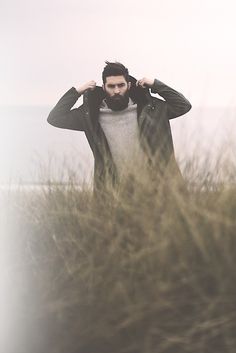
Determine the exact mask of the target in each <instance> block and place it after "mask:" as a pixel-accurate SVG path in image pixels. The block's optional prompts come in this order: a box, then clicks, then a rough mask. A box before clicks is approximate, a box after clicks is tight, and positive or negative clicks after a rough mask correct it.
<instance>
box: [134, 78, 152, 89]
mask: <svg viewBox="0 0 236 353" xmlns="http://www.w3.org/2000/svg"><path fill="white" fill-rule="evenodd" d="M153 84H154V79H151V78H147V77H143V78H142V79H141V80H137V82H136V86H141V87H142V88H146V87H148V88H151V87H152V86H153Z"/></svg>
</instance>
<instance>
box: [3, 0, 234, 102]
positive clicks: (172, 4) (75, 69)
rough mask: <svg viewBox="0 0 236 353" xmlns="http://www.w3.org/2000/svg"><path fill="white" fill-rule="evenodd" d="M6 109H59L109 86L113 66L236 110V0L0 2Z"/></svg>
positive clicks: (193, 100)
mask: <svg viewBox="0 0 236 353" xmlns="http://www.w3.org/2000/svg"><path fill="white" fill-rule="evenodd" d="M0 1H1V3H0V4H1V5H0V7H1V8H0V27H1V28H0V43H1V49H2V50H1V56H0V68H1V81H0V97H1V100H0V104H1V105H18V104H19V105H34V104H36V105H52V106H54V105H55V103H56V101H57V100H58V99H59V98H60V96H61V95H62V94H64V93H65V91H66V90H68V89H69V88H70V87H72V86H78V85H80V84H83V83H84V82H86V81H89V80H92V79H93V80H95V81H96V82H97V84H98V85H101V84H102V81H101V72H102V69H103V67H104V65H105V63H104V62H105V60H110V61H115V60H117V61H121V62H122V63H124V64H125V65H126V66H127V67H128V68H129V71H130V74H132V75H133V76H135V77H136V78H142V77H143V76H147V77H155V78H158V79H160V80H161V81H163V82H165V83H166V84H168V85H170V86H171V87H173V88H175V89H177V90H178V91H180V92H181V93H183V94H184V95H185V96H186V97H187V98H188V99H189V100H190V101H191V103H192V105H193V106H201V105H209V106H212V105H213V106H235V105H236V103H235V102H236V89H235V85H236V84H235V82H236V65H235V63H236V44H235V43H236V41H235V33H236V21H235V13H236V3H235V1H234V0H224V1H220V0H177V1H176V0H145V1H142V2H138V1H137V0H120V1H111V0H109V1H108V0H100V1H98V0H97V1H95V0H86V1H85V0H83V1H81V0H77V1H76V0H59V1H58V0H57V1H56V0H51V1H48V0H40V1H33V0H22V1H16V0H0Z"/></svg>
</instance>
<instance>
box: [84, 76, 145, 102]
mask: <svg viewBox="0 0 236 353" xmlns="http://www.w3.org/2000/svg"><path fill="white" fill-rule="evenodd" d="M129 81H130V82H131V87H130V90H129V96H130V98H131V99H132V100H133V101H134V102H135V103H137V104H138V105H141V106H144V105H145V104H147V103H150V101H151V94H150V91H149V89H148V88H142V87H140V86H138V87H137V86H136V82H137V80H136V78H134V77H133V76H131V75H130V76H129ZM105 97H106V96H105V92H104V90H103V88H102V87H101V86H96V87H95V89H94V90H93V91H91V90H89V91H86V92H85V93H84V96H83V101H84V104H88V105H89V106H90V107H91V106H93V107H99V106H100V104H101V103H102V101H103V99H104V98H105Z"/></svg>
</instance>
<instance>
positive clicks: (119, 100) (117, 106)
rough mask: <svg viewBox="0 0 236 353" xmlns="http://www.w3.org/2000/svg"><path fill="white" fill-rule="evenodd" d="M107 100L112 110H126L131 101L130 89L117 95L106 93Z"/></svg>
mask: <svg viewBox="0 0 236 353" xmlns="http://www.w3.org/2000/svg"><path fill="white" fill-rule="evenodd" d="M105 101H106V103H107V106H108V108H110V109H111V110H115V111H119V110H124V109H125V108H127V107H128V103H129V90H127V91H126V92H125V94H124V95H123V96H122V95H120V94H117V95H116V96H113V97H111V96H108V94H106V98H105Z"/></svg>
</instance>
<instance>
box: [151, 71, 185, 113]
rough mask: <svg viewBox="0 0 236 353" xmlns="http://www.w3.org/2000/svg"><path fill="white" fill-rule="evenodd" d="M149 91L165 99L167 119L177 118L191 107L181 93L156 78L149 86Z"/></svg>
mask: <svg viewBox="0 0 236 353" xmlns="http://www.w3.org/2000/svg"><path fill="white" fill-rule="evenodd" d="M151 92H152V93H158V94H159V95H160V96H161V97H163V98H164V99H165V102H166V104H167V110H168V115H169V119H173V118H177V117H178V116H181V115H183V114H185V113H187V112H188V111H189V110H190V109H191V108H192V105H191V103H190V102H189V101H188V100H187V99H186V98H185V97H184V96H183V95H182V94H181V93H179V92H177V91H176V90H174V89H173V88H171V87H169V86H167V85H166V84H165V83H163V82H161V81H159V80H157V79H156V78H155V80H154V84H153V86H152V88H151Z"/></svg>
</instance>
